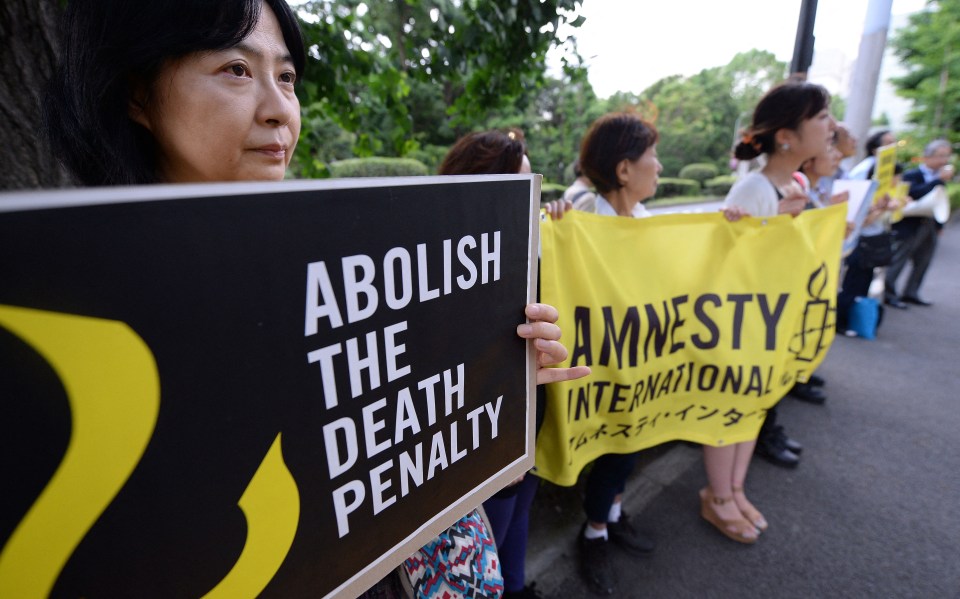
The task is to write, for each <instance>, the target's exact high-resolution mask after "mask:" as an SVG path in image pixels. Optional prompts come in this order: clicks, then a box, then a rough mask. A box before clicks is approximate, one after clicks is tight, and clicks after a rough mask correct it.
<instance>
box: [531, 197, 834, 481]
mask: <svg viewBox="0 0 960 599" xmlns="http://www.w3.org/2000/svg"><path fill="white" fill-rule="evenodd" d="M845 227H846V207H845V206H843V205H838V206H833V207H830V208H825V209H820V210H809V211H806V212H804V213H803V214H801V215H800V216H799V217H797V218H791V217H789V216H778V217H773V218H766V219H761V218H746V219H742V220H741V221H739V222H736V223H729V222H727V221H726V219H725V218H724V217H723V216H722V215H720V214H693V215H691V214H670V215H663V216H657V217H653V218H646V219H630V218H614V217H609V216H598V215H595V214H587V213H582V212H573V213H568V214H567V215H565V216H564V217H563V219H561V220H559V221H551V222H544V223H543V224H542V227H541V239H542V261H541V267H540V272H541V300H542V301H544V302H545V303H548V304H553V305H554V306H556V307H557V308H558V309H559V310H560V325H561V326H562V327H563V330H564V343H565V345H566V346H567V348H568V349H569V350H570V358H569V361H568V363H567V364H565V365H582V364H585V365H588V366H590V367H591V368H592V370H593V373H592V374H591V375H590V376H589V377H587V378H584V379H579V380H576V381H569V382H565V383H558V384H553V385H549V386H548V388H547V409H546V414H545V420H544V423H543V427H542V428H541V430H540V434H539V436H538V438H537V473H538V474H539V475H540V476H542V477H543V478H546V479H547V480H550V481H552V482H554V483H556V484H560V485H572V484H574V483H575V482H576V480H577V476H578V475H579V473H580V470H581V469H582V468H583V467H584V466H586V465H587V464H589V463H590V462H591V461H593V460H594V459H595V458H597V457H599V456H601V455H603V454H606V453H630V452H633V451H637V450H640V449H643V448H645V447H651V446H653V445H657V444H659V443H663V442H665V441H671V440H675V439H685V440H689V441H694V442H697V443H705V444H710V445H725V444H729V443H736V442H740V441H747V440H750V439H753V438H755V437H756V436H757V431H758V429H759V427H760V425H761V423H762V422H763V418H764V415H765V413H766V410H768V409H769V408H770V407H771V406H773V405H774V404H776V402H777V401H778V400H779V399H780V398H781V397H782V396H783V395H784V394H785V393H786V392H787V391H788V390H789V389H790V387H791V386H792V385H793V383H794V382H795V381H797V380H800V381H805V380H806V379H807V377H809V375H810V374H811V373H812V372H813V370H814V369H815V368H816V367H817V366H818V365H819V364H820V362H821V361H822V360H823V358H824V356H825V355H826V352H827V349H828V347H829V346H830V343H831V342H832V340H833V336H834V314H835V309H836V297H837V275H838V270H839V267H840V248H841V244H842V241H843V235H844V231H845Z"/></svg>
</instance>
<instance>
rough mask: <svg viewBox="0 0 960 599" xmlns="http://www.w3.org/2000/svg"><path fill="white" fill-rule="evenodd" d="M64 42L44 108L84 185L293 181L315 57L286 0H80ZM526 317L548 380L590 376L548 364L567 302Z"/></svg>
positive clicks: (555, 353)
mask: <svg viewBox="0 0 960 599" xmlns="http://www.w3.org/2000/svg"><path fill="white" fill-rule="evenodd" d="M62 42H63V43H62V45H61V47H62V48H65V49H67V51H66V52H65V54H64V56H63V59H62V61H61V64H60V65H59V67H58V69H57V71H56V73H55V75H54V77H53V79H52V81H51V84H50V88H49V90H48V93H47V94H46V97H45V99H44V104H43V110H44V115H45V121H46V124H47V127H46V128H47V134H48V136H49V137H50V139H51V141H52V144H53V148H54V151H55V152H56V154H57V156H59V157H60V159H61V161H62V162H63V164H64V165H65V166H66V167H67V168H68V169H69V171H70V172H71V173H72V174H73V175H74V176H75V177H76V179H77V181H78V182H80V183H81V184H83V185H89V186H102V185H138V184H149V183H192V182H220V181H241V180H280V179H283V178H284V176H285V173H286V168H287V166H288V165H289V163H290V159H291V157H292V156H293V151H294V148H295V147H296V144H297V140H298V138H299V134H300V105H299V102H298V100H297V96H296V93H295V90H296V84H297V82H298V80H300V79H301V78H302V76H303V72H304V67H305V62H306V56H305V52H304V45H303V39H302V36H301V33H300V30H299V27H298V25H297V20H296V16H295V15H294V13H293V11H292V10H291V9H290V7H289V6H288V5H287V3H286V2H284V1H283V0H223V1H220V2H196V1H194V0H158V1H156V2H147V3H142V4H140V3H138V4H131V3H129V2H123V1H121V0H71V1H70V2H69V3H67V9H66V13H65V15H64V28H63V40H62ZM528 168H529V167H528ZM518 170H519V167H518ZM515 172H516V171H515ZM525 314H526V316H527V317H528V319H529V322H527V323H525V324H521V325H519V326H518V328H517V334H518V335H519V336H520V337H522V338H524V339H529V340H532V341H533V343H534V346H535V347H536V349H537V350H538V351H537V383H538V384H542V383H546V382H553V381H560V380H565V379H570V378H577V377H580V376H583V374H584V372H585V371H586V370H587V369H585V368H572V369H563V368H547V366H550V365H553V364H558V363H560V362H562V361H563V360H564V359H566V356H567V351H566V349H565V348H564V347H563V345H562V344H560V343H559V341H558V339H559V338H560V329H559V328H558V327H557V326H556V324H554V323H555V322H556V320H557V317H558V314H557V311H556V309H554V308H553V307H551V306H547V305H543V304H530V305H528V306H527V307H526V310H525ZM473 316H476V315H473Z"/></svg>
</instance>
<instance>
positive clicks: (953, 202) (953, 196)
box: [947, 183, 960, 212]
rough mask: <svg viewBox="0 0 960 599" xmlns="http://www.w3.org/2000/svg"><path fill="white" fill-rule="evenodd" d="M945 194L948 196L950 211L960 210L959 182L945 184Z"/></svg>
mask: <svg viewBox="0 0 960 599" xmlns="http://www.w3.org/2000/svg"><path fill="white" fill-rule="evenodd" d="M947 195H948V196H950V211H951V212H953V211H954V210H960V183H950V184H949V185H947Z"/></svg>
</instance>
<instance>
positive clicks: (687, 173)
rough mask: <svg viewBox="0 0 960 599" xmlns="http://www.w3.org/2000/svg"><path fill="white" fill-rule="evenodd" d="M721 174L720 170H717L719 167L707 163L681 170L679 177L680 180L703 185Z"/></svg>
mask: <svg viewBox="0 0 960 599" xmlns="http://www.w3.org/2000/svg"><path fill="white" fill-rule="evenodd" d="M719 174H720V170H719V169H718V168H717V165H715V164H710V163H707V162H695V163H693V164H688V165H687V166H685V167H683V168H682V169H680V172H679V173H678V174H677V177H678V178H680V179H693V180H695V181H697V182H698V183H701V184H703V183H705V182H706V181H707V180H708V179H713V178H715V177H716V176H717V175H719Z"/></svg>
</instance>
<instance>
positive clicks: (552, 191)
mask: <svg viewBox="0 0 960 599" xmlns="http://www.w3.org/2000/svg"><path fill="white" fill-rule="evenodd" d="M566 190H567V186H566V185H560V184H559V183H544V184H543V185H541V186H540V201H541V202H552V201H553V200H559V199H560V198H561V197H563V192H565V191H566Z"/></svg>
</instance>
